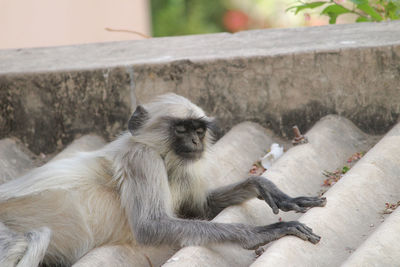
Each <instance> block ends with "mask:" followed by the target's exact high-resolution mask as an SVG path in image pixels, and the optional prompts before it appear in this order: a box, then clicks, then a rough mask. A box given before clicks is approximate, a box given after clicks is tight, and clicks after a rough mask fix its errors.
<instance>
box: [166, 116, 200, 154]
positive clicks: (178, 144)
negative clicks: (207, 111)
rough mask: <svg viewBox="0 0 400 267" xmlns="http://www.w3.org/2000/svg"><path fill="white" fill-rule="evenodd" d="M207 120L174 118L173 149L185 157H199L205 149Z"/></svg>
mask: <svg viewBox="0 0 400 267" xmlns="http://www.w3.org/2000/svg"><path fill="white" fill-rule="evenodd" d="M206 131H207V122H205V121H203V120H201V119H186V120H174V121H173V122H172V127H171V135H172V136H173V139H172V140H173V143H172V149H173V150H174V151H175V153H176V154H177V155H178V156H180V157H182V158H184V159H192V160H194V159H199V158H200V157H201V155H202V153H203V151H204V136H205V134H206Z"/></svg>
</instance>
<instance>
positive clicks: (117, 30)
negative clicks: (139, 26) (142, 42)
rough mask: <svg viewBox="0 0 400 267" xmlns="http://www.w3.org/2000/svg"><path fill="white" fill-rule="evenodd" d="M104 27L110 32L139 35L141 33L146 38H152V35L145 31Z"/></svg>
mask: <svg viewBox="0 0 400 267" xmlns="http://www.w3.org/2000/svg"><path fill="white" fill-rule="evenodd" d="M104 29H105V30H106V31H109V32H126V33H132V34H137V35H139V36H141V37H143V38H146V39H150V38H151V36H148V35H146V34H144V33H141V32H137V31H131V30H124V29H111V28H104Z"/></svg>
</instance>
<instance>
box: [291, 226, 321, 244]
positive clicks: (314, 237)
mask: <svg viewBox="0 0 400 267" xmlns="http://www.w3.org/2000/svg"><path fill="white" fill-rule="evenodd" d="M296 228H297V229H298V230H299V231H301V232H302V233H304V234H305V235H306V236H307V240H308V241H310V242H311V243H313V244H317V243H318V242H319V241H320V240H321V237H320V236H318V235H316V234H314V233H313V232H312V229H311V228H310V227H307V226H305V225H304V224H299V225H297V226H296Z"/></svg>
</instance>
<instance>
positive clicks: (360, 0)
mask: <svg viewBox="0 0 400 267" xmlns="http://www.w3.org/2000/svg"><path fill="white" fill-rule="evenodd" d="M350 2H352V3H354V4H355V5H363V4H368V0H350Z"/></svg>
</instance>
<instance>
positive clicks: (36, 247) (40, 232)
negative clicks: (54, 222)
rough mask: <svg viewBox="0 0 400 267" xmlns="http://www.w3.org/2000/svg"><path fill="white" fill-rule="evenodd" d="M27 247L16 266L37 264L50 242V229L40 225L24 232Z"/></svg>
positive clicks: (23, 266) (27, 266)
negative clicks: (35, 228)
mask: <svg viewBox="0 0 400 267" xmlns="http://www.w3.org/2000/svg"><path fill="white" fill-rule="evenodd" d="M25 237H26V239H27V241H28V247H27V249H26V252H25V255H24V256H23V257H22V259H21V260H20V261H19V262H18V264H17V267H30V266H38V265H39V264H40V262H41V261H42V260H43V258H44V255H45V254H46V250H47V247H48V246H49V243H50V238H51V230H50V228H48V227H41V228H39V229H37V230H33V231H30V232H28V233H26V234H25Z"/></svg>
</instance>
